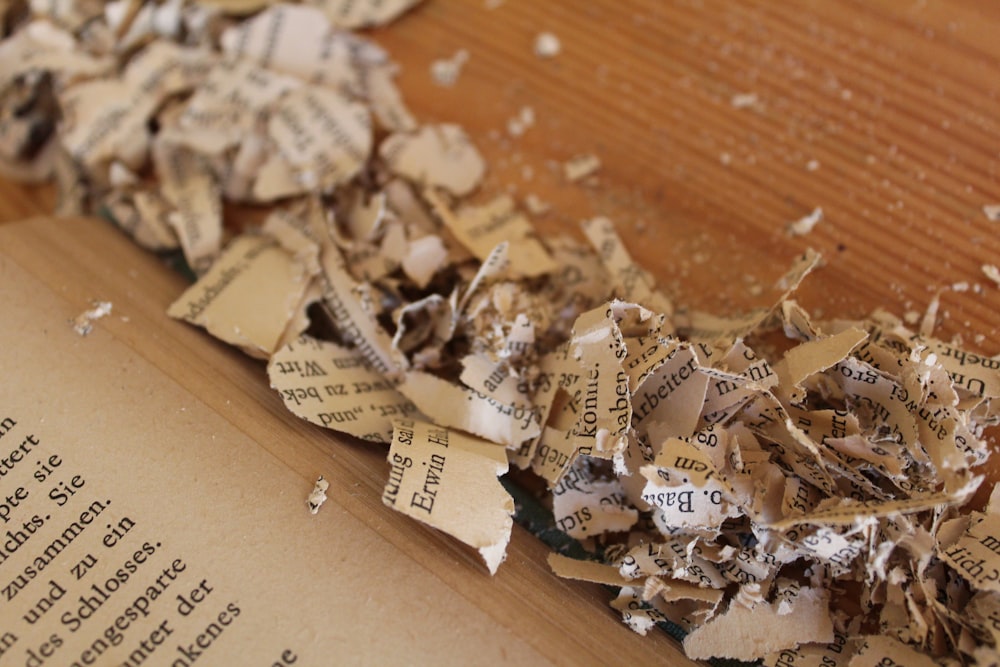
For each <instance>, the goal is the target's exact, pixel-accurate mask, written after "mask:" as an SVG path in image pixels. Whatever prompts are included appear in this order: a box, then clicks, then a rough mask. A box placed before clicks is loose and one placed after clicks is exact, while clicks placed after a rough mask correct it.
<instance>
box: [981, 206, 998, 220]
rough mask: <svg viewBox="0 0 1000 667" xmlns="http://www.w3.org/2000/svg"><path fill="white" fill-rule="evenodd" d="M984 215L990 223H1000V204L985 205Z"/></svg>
mask: <svg viewBox="0 0 1000 667" xmlns="http://www.w3.org/2000/svg"><path fill="white" fill-rule="evenodd" d="M983 215H985V216H986V219H987V220H989V221H990V222H1000V204H984V205H983Z"/></svg>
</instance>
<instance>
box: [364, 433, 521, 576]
mask: <svg viewBox="0 0 1000 667" xmlns="http://www.w3.org/2000/svg"><path fill="white" fill-rule="evenodd" d="M389 465H390V471H389V480H388V482H386V485H385V490H384V491H383V493H382V502H384V503H385V504H386V505H388V506H390V507H392V508H393V509H395V510H397V511H399V512H402V513H403V514H406V515H407V516H410V517H413V518H414V519H416V520H417V521H420V522H422V523H426V524H427V525H429V526H432V527H434V528H437V529H438V530H441V531H444V532H445V533H448V534H449V535H451V536H452V537H455V538H456V539H458V540H460V541H462V542H464V543H466V544H468V545H469V546H471V547H473V548H474V549H476V550H477V551H479V554H480V555H481V556H482V557H483V560H484V561H485V562H486V567H487V568H488V569H489V571H490V574H496V571H497V568H498V567H500V563H502V562H503V560H504V558H506V550H507V542H509V541H510V531H511V528H512V526H513V520H512V519H511V515H512V514H513V513H514V500H513V498H511V497H510V495H508V493H507V491H505V490H504V488H503V487H502V486H501V485H500V482H499V481H497V476H498V475H501V474H503V473H505V472H507V456H506V454H505V452H504V450H503V448H500V447H497V446H496V445H494V444H492V443H489V442H484V441H482V440H479V439H478V438H473V437H471V436H468V435H464V434H462V433H459V432H457V431H450V430H448V429H445V428H440V427H437V426H434V425H432V424H428V423H426V422H420V421H413V420H399V421H397V422H395V428H394V431H393V437H392V446H391V447H390V449H389ZM470 496H475V497H476V498H477V502H475V503H470V502H469V501H468V498H469V497H470Z"/></svg>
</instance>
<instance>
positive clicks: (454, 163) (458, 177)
mask: <svg viewBox="0 0 1000 667" xmlns="http://www.w3.org/2000/svg"><path fill="white" fill-rule="evenodd" d="M379 155H380V156H382V159H383V160H385V162H386V164H387V165H388V167H389V170H390V171H392V173H394V174H397V175H399V176H402V177H403V178H406V179H408V180H409V181H410V182H412V183H414V184H416V185H420V186H425V187H426V186H431V187H438V188H443V189H444V190H447V191H448V192H450V193H451V194H453V195H456V196H459V197H461V196H463V195H467V194H469V193H470V192H472V191H473V190H474V189H475V188H476V186H478V185H479V181H480V180H482V178H483V174H485V173H486V162H485V161H484V160H483V157H482V156H481V155H480V154H479V151H478V150H476V147H475V146H474V145H473V144H472V141H471V140H470V139H469V137H468V135H467V134H466V133H465V130H463V129H462V128H461V127H459V126H458V125H452V124H447V123H446V124H442V125H424V126H423V127H421V128H420V129H418V130H417V131H416V132H414V133H396V134H392V135H390V136H388V137H386V139H385V140H384V141H382V143H381V144H380V145H379Z"/></svg>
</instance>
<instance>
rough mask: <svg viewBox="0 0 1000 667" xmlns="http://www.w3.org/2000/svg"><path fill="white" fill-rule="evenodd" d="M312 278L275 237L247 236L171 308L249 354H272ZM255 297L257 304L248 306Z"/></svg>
mask: <svg viewBox="0 0 1000 667" xmlns="http://www.w3.org/2000/svg"><path fill="white" fill-rule="evenodd" d="M309 278H310V276H309V273H308V270H307V269H306V267H304V266H303V264H302V262H299V261H296V260H295V258H294V257H293V256H291V255H290V254H289V253H288V252H287V251H286V250H284V249H283V248H282V247H281V246H280V245H279V243H278V242H277V241H276V240H274V239H273V238H270V237H267V236H252V235H242V236H239V237H237V238H235V239H234V240H233V241H232V243H230V244H229V246H227V247H226V249H225V250H224V251H223V253H222V255H220V257H219V259H218V261H217V262H215V263H214V264H213V265H212V268H211V269H209V270H208V272H207V273H205V275H203V276H202V277H201V279H200V280H199V281H198V282H197V283H195V284H194V285H192V286H191V287H190V288H188V290H187V291H185V292H184V294H182V295H181V296H180V298H178V299H177V301H175V302H174V303H173V305H171V306H170V309H169V310H168V311H167V312H168V314H169V315H170V316H171V317H174V318H177V319H183V320H186V321H188V322H190V323H191V324H195V325H197V326H200V327H204V328H205V329H206V330H208V332H209V333H211V334H212V335H213V336H215V337H216V338H219V339H220V340H224V341H226V342H227V343H230V344H233V345H236V346H238V347H240V348H241V349H243V350H244V351H245V352H247V354H250V355H252V356H256V357H262V358H267V357H269V356H270V355H271V353H273V352H274V351H275V348H276V347H277V345H278V344H279V342H280V341H281V338H282V334H283V333H284V331H285V329H286V325H287V323H288V321H289V320H290V319H291V318H292V316H293V315H294V313H295V310H296V307H297V306H298V304H299V303H300V302H301V300H302V296H303V294H304V293H305V290H306V289H307V287H308V285H309ZM251 300H252V302H253V303H254V304H255V306H254V308H252V309H247V308H246V307H245V305H246V304H247V302H248V301H251Z"/></svg>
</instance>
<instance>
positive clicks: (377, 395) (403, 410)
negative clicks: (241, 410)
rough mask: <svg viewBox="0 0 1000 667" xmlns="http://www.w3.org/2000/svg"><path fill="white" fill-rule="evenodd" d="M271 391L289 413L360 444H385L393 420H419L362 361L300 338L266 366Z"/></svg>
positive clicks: (410, 406)
mask: <svg viewBox="0 0 1000 667" xmlns="http://www.w3.org/2000/svg"><path fill="white" fill-rule="evenodd" d="M267 375H268V377H269V378H270V381H271V388H272V389H274V390H276V391H277V392H278V393H279V394H280V395H281V400H282V401H284V403H285V406H286V407H287V408H288V409H289V410H291V411H292V412H293V413H294V414H296V415H298V416H299V417H302V418H303V419H305V420H307V421H310V422H312V423H314V424H318V425H319V426H323V427H325V428H329V429H333V430H335V431H340V432H342V433H349V434H351V435H353V436H356V437H358V438H361V439H362V440H370V441H372V442H384V443H389V442H391V441H392V422H393V420H395V419H404V418H412V417H415V416H419V413H418V412H417V408H416V407H415V406H414V405H413V403H411V402H410V401H409V400H407V399H406V398H404V397H403V395H402V394H400V393H399V392H398V391H396V390H395V388H394V387H393V385H392V383H391V382H390V381H389V380H387V379H386V378H385V377H384V376H382V375H381V374H380V373H377V372H375V371H373V370H372V369H371V367H370V366H369V365H368V363H367V362H366V361H365V359H364V357H362V356H361V355H360V353H358V352H357V351H355V350H351V349H348V348H345V347H342V346H340V345H337V344H336V343H331V342H329V341H322V340H317V339H315V338H311V337H309V336H302V337H300V338H299V339H298V340H296V341H294V342H292V343H289V344H288V345H285V346H284V347H282V348H280V349H279V350H277V351H276V352H275V353H274V354H273V355H271V359H270V361H269V362H268V365H267Z"/></svg>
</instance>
